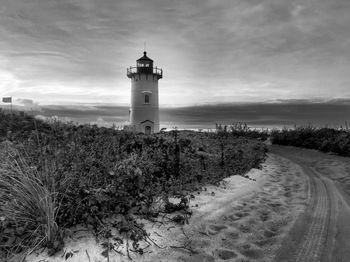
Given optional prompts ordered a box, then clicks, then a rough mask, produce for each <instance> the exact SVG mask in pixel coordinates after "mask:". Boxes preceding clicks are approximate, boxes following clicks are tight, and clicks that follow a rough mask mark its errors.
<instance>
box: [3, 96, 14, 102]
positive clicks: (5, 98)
mask: <svg viewBox="0 0 350 262" xmlns="http://www.w3.org/2000/svg"><path fill="white" fill-rule="evenodd" d="M2 102H4V103H12V97H11V96H8V97H3V98H2Z"/></svg>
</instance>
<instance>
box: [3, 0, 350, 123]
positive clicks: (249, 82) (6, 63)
mask: <svg viewBox="0 0 350 262" xmlns="http://www.w3.org/2000/svg"><path fill="white" fill-rule="evenodd" d="M349 14H350V1H349V0H220V1H219V0H176V1H174V0H142V1H141V0H138V1H135V0H0V94H1V95H2V96H13V97H14V100H15V103H17V104H24V105H28V104H29V105H30V104H31V103H32V106H35V105H40V106H46V105H55V106H56V107H55V108H57V106H58V105H59V106H61V107H60V108H62V106H70V108H72V106H73V107H74V108H77V107H79V106H81V107H84V106H87V105H90V107H91V104H94V105H96V104H98V105H99V106H103V105H109V106H112V107H123V106H127V105H128V104H129V101H130V79H128V78H127V77H126V67H128V66H131V65H135V60H136V59H138V58H139V57H141V56H142V52H143V49H144V42H145V41H146V43H147V52H148V55H149V57H151V58H152V59H153V60H154V61H155V65H157V66H159V67H162V68H163V70H164V79H162V80H160V104H161V106H162V107H163V108H168V109H169V110H170V109H171V108H174V107H177V108H178V107H182V108H189V107H194V106H197V107H198V106H202V105H210V106H211V105H213V104H231V103H236V104H237V103H239V104H242V103H260V104H265V103H275V102H276V103H280V102H281V101H299V100H300V99H303V101H307V102H310V101H311V102H315V101H316V102H317V103H328V101H329V100H331V101H338V100H341V99H343V100H342V101H345V100H346V99H350V74H349V72H350V51H349V50H350V15H349ZM342 103H343V102H342ZM163 112H165V111H163ZM347 112H349V111H347ZM126 115H127V113H126ZM96 117H97V118H98V117H99V116H98V114H97V115H96Z"/></svg>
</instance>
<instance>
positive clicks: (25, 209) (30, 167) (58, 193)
mask: <svg viewBox="0 0 350 262" xmlns="http://www.w3.org/2000/svg"><path fill="white" fill-rule="evenodd" d="M235 129H237V128H231V129H230V128H228V127H225V126H220V125H217V129H216V132H212V133H207V132H191V131H181V132H180V131H171V132H163V133H159V134H156V135H151V136H145V135H142V134H134V133H129V132H125V131H118V130H114V129H112V128H103V127H97V126H94V125H92V126H91V125H74V124H67V123H61V122H58V121H52V122H44V121H41V120H38V119H35V118H33V117H32V116H29V115H26V114H24V113H21V112H16V113H14V114H13V115H10V114H7V113H5V112H3V111H0V260H2V259H5V258H6V257H10V256H11V255H13V254H16V253H23V252H28V251H30V250H33V249H35V248H38V247H47V248H48V252H49V254H54V253H55V252H57V251H59V250H61V249H62V248H63V245H64V243H63V239H64V238H65V236H66V235H67V234H68V233H67V232H68V231H67V230H66V229H68V228H70V227H72V226H75V225H77V224H84V225H86V226H87V227H88V228H90V229H91V230H92V231H94V232H95V233H96V235H98V236H99V237H104V238H109V237H111V232H112V231H111V227H113V228H117V229H118V231H119V233H120V234H121V235H123V236H124V238H125V239H128V241H131V242H132V243H133V244H132V249H133V251H134V252H138V253H142V252H143V251H142V249H140V248H139V246H138V241H140V240H147V237H148V235H147V233H146V232H145V231H144V230H143V227H142V225H141V224H139V223H137V219H136V218H146V219H151V220H156V219H157V217H158V216H159V215H160V214H164V213H171V212H173V211H176V210H181V211H182V213H181V215H179V214H177V215H176V216H174V217H172V219H173V221H174V222H178V223H185V222H186V219H187V218H188V216H189V215H190V214H191V211H190V210H189V208H188V206H189V205H188V204H189V201H190V197H189V195H190V193H191V192H193V191H199V190H202V188H203V186H205V184H208V183H211V184H213V183H217V182H219V181H220V180H222V179H223V178H225V177H227V176H231V175H244V174H245V172H247V171H248V170H249V169H251V168H253V167H255V168H257V167H259V165H260V163H261V162H262V161H263V160H264V158H265V153H266V148H265V146H264V145H263V144H262V143H261V142H259V141H257V140H252V139H248V138H244V137H241V135H242V134H239V132H241V131H242V130H241V131H240V130H235ZM169 197H178V198H179V199H181V201H179V204H172V203H171V202H169ZM159 203H161V204H159ZM115 216H116V217H117V219H111V218H112V217H115ZM121 241H122V240H121ZM110 248H111V247H110V246H109V245H107V246H106V249H107V252H108V250H109V249H110Z"/></svg>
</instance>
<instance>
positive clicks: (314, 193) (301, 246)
mask: <svg viewBox="0 0 350 262" xmlns="http://www.w3.org/2000/svg"><path fill="white" fill-rule="evenodd" d="M271 151H272V152H274V153H276V154H278V155H282V156H284V157H286V158H288V159H289V160H291V161H292V162H294V163H296V164H298V165H299V166H300V167H301V168H302V170H303V172H304V173H305V174H306V175H307V176H308V177H309V179H310V184H311V190H310V202H309V205H308V208H307V210H306V212H304V213H302V214H301V215H300V216H299V218H298V221H297V222H296V223H295V226H294V227H293V228H292V230H291V231H290V232H289V234H288V235H287V236H286V238H285V239H284V242H283V245H282V247H281V248H280V250H279V251H278V252H277V256H276V258H275V261H300V262H303V261H315V262H316V261H339V262H342V261H344V262H345V261H349V258H350V250H349V247H350V245H349V241H350V226H349V225H348V221H349V220H348V219H349V217H350V216H349V214H350V208H349V203H350V201H349V195H348V193H349V186H350V174H349V170H350V161H349V160H350V159H348V158H342V157H337V156H333V155H329V154H323V153H320V152H316V151H313V150H306V149H298V148H292V147H278V146H272V147H271Z"/></svg>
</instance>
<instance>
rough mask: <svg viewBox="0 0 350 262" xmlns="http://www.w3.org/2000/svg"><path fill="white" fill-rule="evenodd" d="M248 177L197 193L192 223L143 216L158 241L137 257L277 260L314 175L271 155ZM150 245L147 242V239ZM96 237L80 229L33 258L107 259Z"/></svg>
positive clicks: (30, 261)
mask: <svg viewBox="0 0 350 262" xmlns="http://www.w3.org/2000/svg"><path fill="white" fill-rule="evenodd" d="M247 176H248V177H249V178H250V179H247V178H244V177H241V176H232V177H229V178H227V179H225V180H224V181H222V183H221V184H220V185H219V186H213V185H211V186H208V187H207V188H206V190H203V191H201V192H198V193H197V194H194V199H192V200H191V202H190V206H191V207H192V210H193V215H192V216H191V218H190V219H189V224H186V225H184V226H182V227H181V226H178V225H175V224H172V223H170V222H166V223H163V224H160V223H159V224H154V223H151V222H149V221H143V222H144V223H145V227H146V229H147V232H149V233H150V238H151V239H152V240H153V241H154V242H155V243H157V245H158V246H159V247H157V246H156V245H152V246H150V247H148V248H147V249H146V250H145V251H146V252H145V254H144V255H142V256H140V255H137V254H135V253H131V254H130V256H131V257H132V258H133V260H134V261H188V262H190V261H191V262H195V261H242V262H243V261H272V260H273V256H274V254H275V252H276V250H277V249H278V248H279V246H280V245H281V242H282V239H283V237H284V236H285V235H286V233H287V232H288V230H289V229H290V228H291V226H292V225H293V223H294V221H295V219H296V217H297V216H298V214H299V213H300V212H301V211H303V210H304V209H305V206H306V202H307V199H308V178H307V177H306V176H305V175H304V174H303V172H302V171H301V170H300V167H299V166H297V165H295V164H293V163H292V162H290V161H288V160H287V159H285V158H282V157H278V156H276V155H272V154H270V155H269V156H268V158H267V160H266V162H265V163H264V164H263V168H262V169H261V170H258V169H253V170H251V171H250V172H249V173H248V174H247ZM141 245H144V246H146V243H141ZM102 251H103V250H102V248H101V247H100V246H99V245H98V244H96V241H95V239H94V238H93V236H91V235H90V236H89V234H88V233H87V232H86V231H80V232H79V233H77V234H75V235H74V236H73V237H72V238H71V239H67V240H66V245H65V248H64V251H62V252H60V253H58V254H56V255H55V256H53V257H50V258H48V257H47V255H46V253H45V251H43V252H42V253H39V254H32V255H31V256H29V257H28V258H27V261H28V262H34V261H40V260H41V259H46V260H47V261H52V262H56V261H64V258H63V257H64V256H63V254H64V252H73V256H72V257H70V258H69V260H68V261H89V259H90V261H106V258H105V257H103V256H102V255H101V253H102ZM120 252H121V254H122V255H121V254H117V253H111V254H110V261H128V258H127V256H126V250H125V248H121V249H120Z"/></svg>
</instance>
